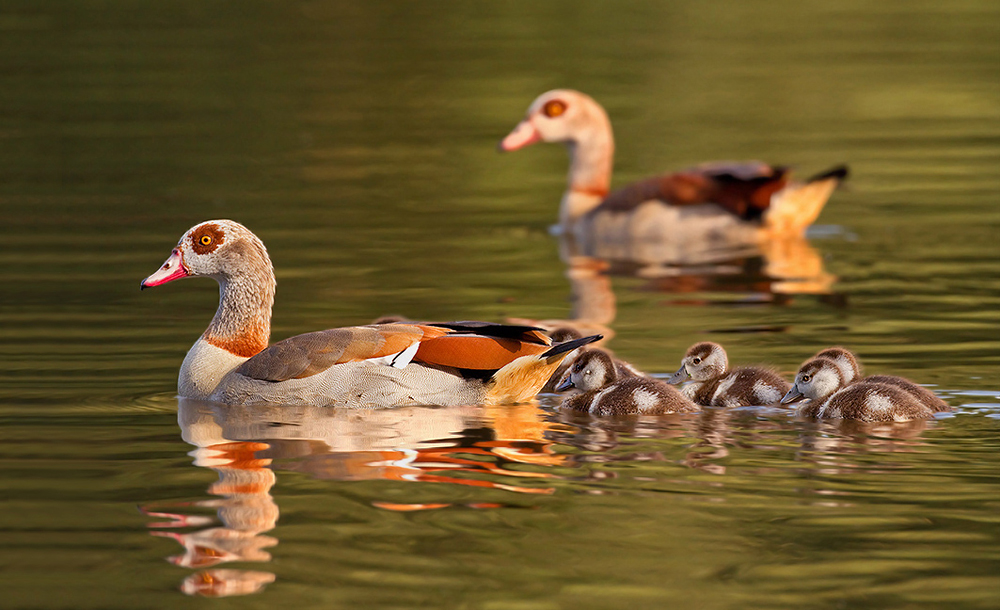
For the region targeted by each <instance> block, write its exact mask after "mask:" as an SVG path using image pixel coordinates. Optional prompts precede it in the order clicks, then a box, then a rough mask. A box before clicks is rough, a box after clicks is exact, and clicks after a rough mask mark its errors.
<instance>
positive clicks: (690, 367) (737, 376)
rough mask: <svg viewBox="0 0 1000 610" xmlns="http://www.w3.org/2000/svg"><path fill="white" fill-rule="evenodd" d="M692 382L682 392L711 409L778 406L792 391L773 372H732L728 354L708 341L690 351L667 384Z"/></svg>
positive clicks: (754, 369) (753, 368) (749, 368)
mask: <svg viewBox="0 0 1000 610" xmlns="http://www.w3.org/2000/svg"><path fill="white" fill-rule="evenodd" d="M689 377H690V378H691V380H692V381H691V383H688V384H686V385H684V386H683V387H682V388H681V391H682V392H683V393H684V395H685V396H687V397H688V398H690V399H691V400H693V401H694V402H696V403H698V404H700V405H705V406H712V407H746V406H750V405H770V404H774V403H777V402H778V401H779V400H781V397H782V396H784V394H785V393H786V392H787V391H788V389H789V387H790V386H789V384H788V382H787V381H785V380H784V379H782V378H781V376H780V375H778V374H777V373H775V372H774V371H771V370H768V369H765V368H761V367H756V366H741V367H736V368H734V369H730V368H729V357H728V356H727V355H726V350H725V349H724V348H723V347H722V346H721V345H719V344H718V343H712V342H710V341H705V342H702V343H695V344H694V345H692V346H691V347H690V348H688V351H687V353H685V354H684V358H683V359H682V360H681V368H679V369H677V372H676V373H674V374H673V376H671V377H670V379H668V380H667V383H673V384H676V383H681V382H682V381H684V380H686V379H688V378H689Z"/></svg>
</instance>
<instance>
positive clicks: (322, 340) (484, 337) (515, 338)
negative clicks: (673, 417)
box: [141, 220, 600, 408]
mask: <svg viewBox="0 0 1000 610" xmlns="http://www.w3.org/2000/svg"><path fill="white" fill-rule="evenodd" d="M188 276H192V277H193V276H207V277H211V278H212V279H214V280H216V281H217V282H219V288H220V290H219V308H218V310H217V311H216V313H215V317H214V318H213V319H212V322H211V323H210V324H209V326H208V329H207V330H206V331H205V332H204V334H203V335H202V336H201V338H199V339H198V341H197V342H195V344H194V346H193V347H192V348H191V350H190V351H188V353H187V356H186V357H185V358H184V362H183V364H182V365H181V370H180V376H179V378H178V382H177V389H178V392H179V393H180V395H181V396H182V397H184V398H198V399H207V400H212V401H216V402H221V403H226V404H231V405H254V404H267V403H281V404H289V405H317V406H322V405H330V406H333V405H339V406H349V407H361V408H374V407H389V406H399V405H407V404H437V405H456V404H475V403H488V404H503V403H516V402H523V401H526V400H530V399H531V398H533V397H534V396H535V394H536V393H537V392H538V390H539V388H541V387H542V384H544V383H545V381H546V380H547V379H548V378H549V376H550V375H551V374H552V372H553V371H554V370H555V369H556V367H557V366H559V363H560V362H561V361H562V359H563V356H564V355H565V354H566V353H568V352H570V351H572V350H574V349H576V348H577V347H579V346H581V345H585V344H587V343H591V342H593V341H596V340H598V339H600V337H599V336H591V337H584V338H581V339H577V340H575V341H569V342H567V343H562V344H559V345H552V342H551V340H550V339H549V338H548V337H546V336H545V335H544V334H543V333H542V332H541V330H540V329H535V328H531V327H526V326H508V325H500V324H489V323H485V322H456V323H448V324H421V323H404V324H376V325H369V326H353V327H346V328H335V329H331V330H324V331H319V332H312V333H307V334H304V335H298V336H295V337H291V338H289V339H285V340H283V341H279V342H278V343H275V344H274V345H271V346H270V347H269V346H268V340H269V336H270V332H271V306H272V305H273V303H274V288H275V279H274V271H273V269H272V267H271V260H270V258H269V257H268V255H267V250H266V249H265V247H264V244H263V242H261V240H260V239H259V238H257V236H256V235H254V234H253V233H252V232H250V230H249V229H247V228H246V227H244V226H243V225H241V224H239V223H237V222H234V221H232V220H210V221H207V222H203V223H201V224H199V225H196V226H194V227H193V228H191V229H190V230H188V231H187V233H185V234H184V236H183V237H181V239H180V241H179V242H177V247H176V248H174V250H173V252H172V253H171V254H170V257H169V258H168V259H167V261H166V262H165V263H164V264H163V266H162V267H161V268H160V269H159V270H157V271H156V272H155V273H153V274H152V275H150V276H149V277H147V278H146V279H145V280H143V281H142V284H141V287H142V288H150V287H152V286H159V285H161V284H166V283H167V282H172V281H174V280H177V279H180V278H183V277H188Z"/></svg>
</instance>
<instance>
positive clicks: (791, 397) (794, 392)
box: [781, 386, 805, 405]
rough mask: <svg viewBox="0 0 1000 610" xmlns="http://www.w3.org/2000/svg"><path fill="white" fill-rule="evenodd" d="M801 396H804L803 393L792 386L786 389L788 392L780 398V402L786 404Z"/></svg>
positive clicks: (801, 397) (800, 398)
mask: <svg viewBox="0 0 1000 610" xmlns="http://www.w3.org/2000/svg"><path fill="white" fill-rule="evenodd" d="M803 398H805V394H803V393H802V392H800V391H799V388H798V387H796V386H792V389H791V390H788V393H787V394H785V396H784V398H782V399H781V404H783V405H788V404H791V403H793V402H795V401H797V400H802V399H803Z"/></svg>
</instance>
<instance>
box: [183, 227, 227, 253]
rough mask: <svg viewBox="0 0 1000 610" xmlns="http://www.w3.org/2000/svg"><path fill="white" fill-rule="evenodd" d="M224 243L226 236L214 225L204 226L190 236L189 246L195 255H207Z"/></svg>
mask: <svg viewBox="0 0 1000 610" xmlns="http://www.w3.org/2000/svg"><path fill="white" fill-rule="evenodd" d="M225 242H226V234H225V233H223V231H222V229H221V228H220V227H219V226H218V225H215V224H206V225H203V226H202V227H200V228H199V229H198V232H197V233H195V234H194V235H192V236H191V245H192V247H193V248H194V251H195V253H196V254H208V253H210V252H214V251H215V249H216V248H218V247H219V246H221V245H222V244H224V243H225Z"/></svg>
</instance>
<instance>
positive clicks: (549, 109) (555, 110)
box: [542, 100, 566, 119]
mask: <svg viewBox="0 0 1000 610" xmlns="http://www.w3.org/2000/svg"><path fill="white" fill-rule="evenodd" d="M564 112H566V104H565V103H564V102H561V101H559V100H551V101H548V102H545V105H544V106H542V113H543V114H544V115H545V116H547V117H549V118H550V119H554V118H556V117H558V116H562V114H563V113H564Z"/></svg>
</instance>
